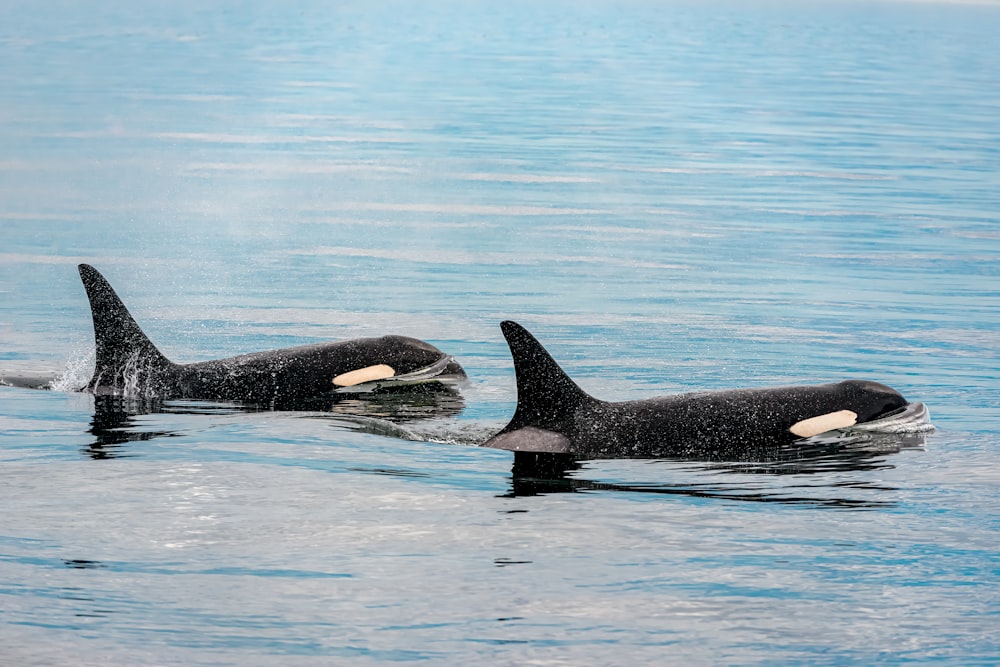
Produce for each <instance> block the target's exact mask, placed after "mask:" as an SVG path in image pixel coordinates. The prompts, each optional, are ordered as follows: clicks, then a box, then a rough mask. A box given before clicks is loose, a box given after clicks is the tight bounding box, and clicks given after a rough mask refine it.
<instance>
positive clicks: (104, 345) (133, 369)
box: [79, 264, 173, 390]
mask: <svg viewBox="0 0 1000 667" xmlns="http://www.w3.org/2000/svg"><path fill="white" fill-rule="evenodd" d="M79 269H80V279H81V280H83V286H84V288H85V289H86V290H87V298H88V299H90V312H91V315H93V318H94V345H95V346H96V348H97V358H96V361H95V365H94V377H93V378H92V379H91V380H90V382H89V383H88V384H87V387H86V388H87V389H90V390H93V389H95V388H97V387H98V386H102V387H105V386H106V387H113V388H116V389H123V390H124V389H127V388H128V386H129V385H135V384H136V383H138V384H139V385H140V386H141V385H146V386H145V387H143V388H147V387H148V385H149V383H150V382H152V381H158V380H160V379H161V376H162V375H163V373H164V372H165V371H167V370H168V369H170V368H171V367H172V366H173V364H172V363H171V362H170V361H169V360H168V359H167V358H166V357H165V356H163V354H162V353H161V352H160V351H159V350H158V349H156V346H155V345H153V343H152V342H151V341H150V340H149V338H148V337H147V336H146V334H145V333H143V331H142V329H140V328H139V325H138V324H136V322H135V320H134V319H133V318H132V315H131V314H130V313H129V312H128V309H127V308H125V304H123V303H122V301H121V299H119V298H118V295H117V294H115V290H114V289H112V287H111V285H110V284H108V281H107V280H105V279H104V276H102V275H101V274H100V273H99V272H98V271H97V269H95V268H94V267H92V266H90V265H89V264H81V265H80V266H79Z"/></svg>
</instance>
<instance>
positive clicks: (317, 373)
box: [79, 264, 465, 404]
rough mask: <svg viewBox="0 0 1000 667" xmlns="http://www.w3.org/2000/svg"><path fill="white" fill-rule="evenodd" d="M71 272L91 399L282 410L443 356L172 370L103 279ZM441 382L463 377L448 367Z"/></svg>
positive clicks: (389, 343) (422, 348)
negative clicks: (87, 319) (376, 372)
mask: <svg viewBox="0 0 1000 667" xmlns="http://www.w3.org/2000/svg"><path fill="white" fill-rule="evenodd" d="M79 268H80V278H81V279H82V280H83V285H84V287H85V288H86V290H87V296H88V298H89V299H90V306H91V312H92V314H93V318H94V341H95V345H96V348H97V361H96V366H95V370H94V376H93V378H92V379H91V380H90V382H89V383H88V384H87V386H86V387H85V390H87V391H92V392H94V393H99V394H106V393H121V392H126V393H128V392H129V391H131V392H132V393H133V394H135V395H136V396H140V397H152V396H156V397H159V398H201V399H222V400H233V401H246V402H250V403H257V404H275V403H276V402H277V403H289V402H295V401H302V400H307V399H311V398H321V397H328V396H330V395H331V394H332V393H333V390H334V386H333V378H334V377H336V376H337V375H340V374H342V373H346V372H349V371H353V370H357V369H359V368H365V367H368V366H374V365H376V364H388V365H390V366H392V367H393V369H395V371H396V374H397V375H403V374H406V373H411V372H414V371H417V370H420V369H422V368H426V367H427V366H430V365H432V364H434V363H436V362H438V361H440V360H441V359H443V358H444V357H445V356H446V355H445V354H444V353H443V352H441V351H440V350H439V349H437V348H436V347H434V346H433V345H430V344H429V343H425V342H423V341H420V340H417V339H415V338H407V337H405V336H383V337H381V338H358V339H354V340H346V341H339V342H333V343H319V344H315V345H303V346H299V347H290V348H285V349H281V350H271V351H267V352H255V353H252V354H244V355H240V356H237V357H230V358H228V359H217V360H213V361H203V362H198V363H193V364H175V363H173V362H171V361H169V360H168V359H167V358H166V357H164V356H163V354H161V353H160V351H159V350H157V349H156V347H155V346H154V345H153V344H152V343H151V342H150V340H149V339H148V338H147V337H146V335H145V334H144V333H143V332H142V330H141V329H140V328H139V326H138V324H136V322H135V320H134V319H133V318H132V316H131V315H130V314H129V312H128V310H127V309H126V308H125V306H124V304H122V302H121V300H120V299H119V298H118V295H117V294H115V291H114V289H112V287H111V285H109V284H108V282H107V281H106V280H105V279H104V277H103V276H101V274H100V273H98V272H97V270H96V269H94V268H93V267H91V266H89V265H87V264H81V265H80V267H79ZM445 374H446V375H447V376H449V377H451V378H464V377H465V373H464V371H463V370H462V368H461V366H459V365H458V363H457V362H454V361H452V362H451V363H450V365H449V366H448V368H447V369H446V371H445Z"/></svg>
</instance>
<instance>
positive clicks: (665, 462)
mask: <svg viewBox="0 0 1000 667" xmlns="http://www.w3.org/2000/svg"><path fill="white" fill-rule="evenodd" d="M925 441H926V436H925V435H923V434H918V433H911V434H843V435H838V436H827V437H826V438H824V439H816V440H814V441H811V442H809V443H806V444H803V445H799V446H795V447H793V446H786V447H780V448H775V449H774V450H768V451H759V452H744V453H743V454H744V455H743V456H741V457H738V460H735V461H699V460H697V459H693V458H686V459H659V460H647V461H643V463H646V464H652V465H656V466H662V467H663V470H664V473H665V474H664V476H667V475H669V476H670V477H672V478H674V479H677V478H681V479H685V480H690V481H684V482H674V483H667V484H665V483H658V482H657V483H632V484H628V483H613V482H602V481H597V480H588V479H579V478H577V477H575V476H574V475H575V473H576V472H577V471H579V470H581V469H583V468H584V467H585V466H586V462H584V461H580V460H578V459H576V458H574V457H573V456H572V455H567V454H535V453H526V452H517V453H515V454H514V464H513V467H512V469H511V486H510V490H509V492H508V493H507V494H506V497H517V496H535V495H544V494H550V493H577V492H588V491H627V492H631V493H650V494H663V495H680V496H689V497H698V498H714V499H725V500H738V501H744V502H774V503H784V504H792V505H812V506H818V507H833V508H843V509H879V508H886V507H891V506H893V505H894V504H895V500H893V498H892V497H891V496H890V497H886V494H887V493H891V492H893V491H895V490H896V487H894V486H891V485H888V484H885V483H883V482H881V481H876V480H874V479H871V478H869V476H868V475H867V474H866V473H868V472H871V471H878V470H887V469H892V468H894V467H895V466H894V464H892V463H891V462H890V461H889V460H888V457H889V456H890V455H892V454H895V453H898V452H900V451H902V450H904V449H920V448H922V447H923V445H924V444H925ZM587 467H588V468H589V466H587ZM595 469H599V464H597V465H595ZM748 476H750V477H748Z"/></svg>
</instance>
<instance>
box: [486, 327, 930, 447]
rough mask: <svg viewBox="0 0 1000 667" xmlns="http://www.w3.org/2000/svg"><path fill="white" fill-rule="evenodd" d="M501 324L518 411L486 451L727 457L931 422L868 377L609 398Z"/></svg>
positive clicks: (918, 406)
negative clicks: (851, 431) (842, 433)
mask: <svg viewBox="0 0 1000 667" xmlns="http://www.w3.org/2000/svg"><path fill="white" fill-rule="evenodd" d="M500 326H501V329H502V330H503V333H504V336H505V337H506V339H507V343H508V345H509V346H510V351H511V355H512V356H513V359H514V372H515V374H516V377H517V409H516V410H515V412H514V416H513V418H512V419H511V420H510V423H508V424H507V426H506V427H504V428H503V429H502V430H501V431H500V432H499V433H497V434H496V435H495V436H493V437H492V438H490V439H489V440H487V441H486V442H485V443H483V446H485V447H492V448H495V449H504V450H509V451H512V452H516V453H534V454H539V455H542V454H558V455H571V456H572V457H573V458H576V459H598V458H658V457H684V458H688V457H698V458H713V459H722V458H741V457H742V456H745V455H746V454H747V453H748V452H752V451H758V452H760V451H765V450H768V449H774V448H776V447H782V446H786V445H789V444H791V443H794V442H796V441H798V440H803V439H806V438H810V437H813V436H818V435H820V434H823V433H826V432H829V431H835V430H839V429H847V428H858V429H865V428H871V427H872V426H874V425H875V424H879V425H882V426H885V427H886V428H887V430H894V428H895V430H902V428H900V427H904V428H908V427H912V428H916V429H920V428H923V427H925V426H928V425H929V418H928V413H927V409H926V408H925V407H924V405H923V404H922V403H910V402H908V401H907V400H906V399H905V398H903V396H902V395H901V394H900V393H899V392H898V391H896V390H895V389H892V388H890V387H887V386H885V385H883V384H879V383H877V382H870V381H866V380H845V381H843V382H835V383H831V384H821V385H812V386H809V385H806V386H788V387H771V388H763V389H736V390H730V391H711V392H696V393H688V394H679V395H674V396H663V397H658V398H650V399H647V400H638V401H624V402H608V401H602V400H600V399H597V398H594V397H593V396H591V395H590V394H588V393H587V392H585V391H584V390H583V389H581V388H580V387H579V386H577V384H576V383H575V382H573V380H572V379H570V377H569V376H568V375H567V374H566V373H565V372H564V371H563V369H562V368H560V367H559V365H558V364H557V363H556V362H555V360H554V359H553V358H552V357H551V356H550V355H549V353H548V352H547V351H546V350H545V348H544V347H542V345H541V344H540V343H539V342H538V341H537V340H536V339H535V337H534V336H532V335H531V334H530V333H529V332H528V331H527V330H526V329H525V328H524V327H522V326H521V325H519V324H517V323H516V322H511V321H506V322H503V323H502V324H501V325H500Z"/></svg>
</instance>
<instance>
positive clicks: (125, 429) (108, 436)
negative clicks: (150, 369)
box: [83, 396, 177, 460]
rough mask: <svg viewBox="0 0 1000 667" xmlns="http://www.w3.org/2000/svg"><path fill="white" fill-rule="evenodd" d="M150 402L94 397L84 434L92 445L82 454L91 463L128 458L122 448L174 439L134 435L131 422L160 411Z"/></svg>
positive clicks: (158, 433) (152, 433) (156, 433)
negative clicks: (92, 412) (88, 437)
mask: <svg viewBox="0 0 1000 667" xmlns="http://www.w3.org/2000/svg"><path fill="white" fill-rule="evenodd" d="M161 407H162V405H160V404H159V403H158V402H154V401H136V400H131V399H126V398H122V397H120V396H94V417H93V419H91V420H90V428H89V429H87V432H88V433H90V434H91V435H93V436H94V442H92V443H91V444H90V445H88V446H87V447H85V448H84V450H83V453H84V454H85V455H87V456H89V457H90V458H92V459H95V460H97V459H114V458H121V457H124V456H129V455H130V454H129V452H128V451H127V450H125V449H123V447H122V446H123V445H125V444H127V443H130V442H141V441H143V440H152V439H153V438H163V437H169V436H174V435H177V434H176V433H174V432H171V431H138V430H134V429H135V426H136V421H135V418H136V417H138V416H140V415H144V414H150V413H153V412H158V411H160V408H161Z"/></svg>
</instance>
